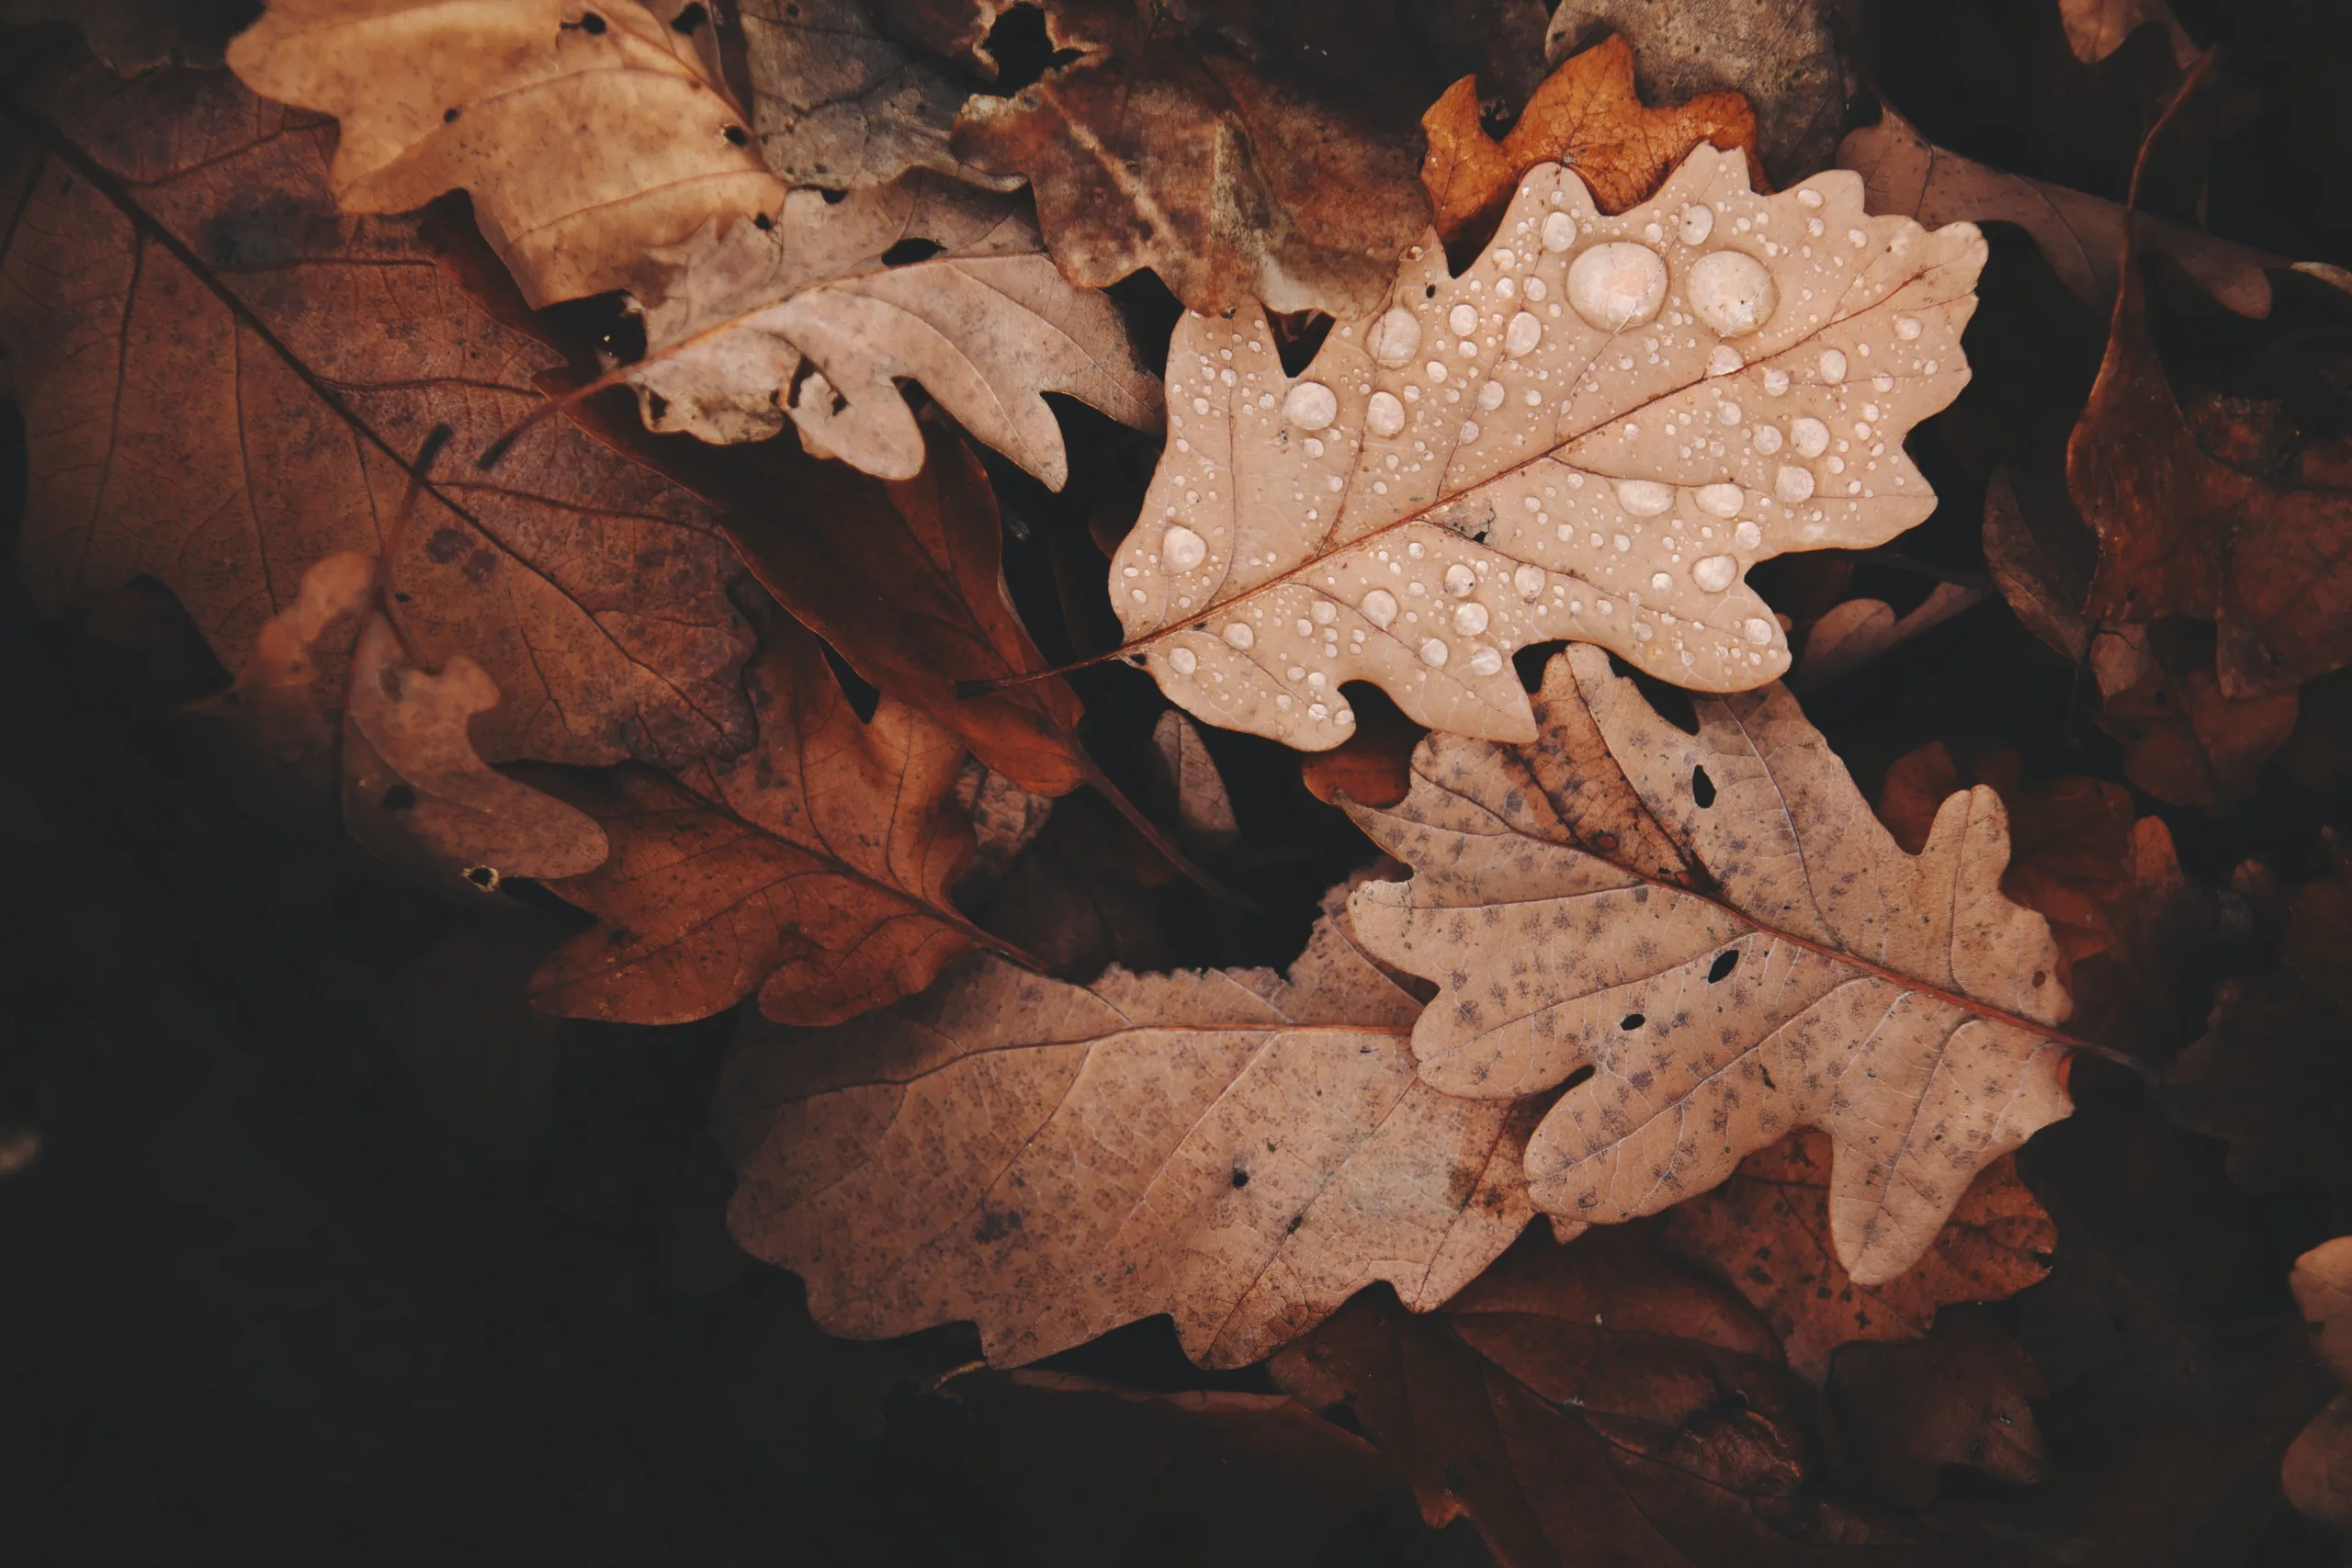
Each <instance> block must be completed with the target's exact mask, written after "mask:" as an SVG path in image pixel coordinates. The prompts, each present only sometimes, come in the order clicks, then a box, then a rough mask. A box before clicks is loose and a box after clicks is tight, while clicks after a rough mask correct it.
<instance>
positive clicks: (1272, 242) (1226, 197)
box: [871, 0, 1429, 316]
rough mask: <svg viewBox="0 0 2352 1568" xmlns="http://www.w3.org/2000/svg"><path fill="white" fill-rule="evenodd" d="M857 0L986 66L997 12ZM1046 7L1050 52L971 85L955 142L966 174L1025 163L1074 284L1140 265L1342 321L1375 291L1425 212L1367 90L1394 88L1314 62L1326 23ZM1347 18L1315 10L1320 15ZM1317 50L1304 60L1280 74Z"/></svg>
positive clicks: (1406, 137)
mask: <svg viewBox="0 0 2352 1568" xmlns="http://www.w3.org/2000/svg"><path fill="white" fill-rule="evenodd" d="M871 8H872V10H873V11H874V13H875V14H876V16H877V17H880V18H882V19H883V21H884V25H885V26H886V27H894V28H897V29H899V30H900V31H902V32H903V33H904V34H905V35H906V36H910V37H916V38H920V39H922V40H924V41H925V42H927V43H929V44H930V45H931V46H932V47H933V48H934V49H936V50H938V51H940V52H943V53H947V54H951V55H960V56H962V57H964V58H966V59H967V60H968V61H969V62H970V63H971V64H973V65H974V66H975V67H976V68H978V69H980V70H982V71H983V72H984V73H988V74H991V75H992V74H993V73H994V62H992V61H990V60H989V58H988V56H987V55H986V54H985V53H983V52H978V46H979V45H980V43H981V41H982V40H983V39H985V38H986V37H987V36H988V34H989V28H990V26H991V24H993V23H994V21H995V20H996V19H997V18H998V17H1001V15H1003V14H1004V13H1005V12H1006V11H1008V10H1010V9H1012V6H1010V5H1009V4H1007V3H1005V0H949V3H947V4H940V3H938V0H879V3H877V4H875V5H873V6H872V7H871ZM1044 9H1045V24H1046V41H1047V43H1048V44H1049V45H1050V46H1051V48H1052V50H1053V51H1055V53H1056V55H1057V57H1061V58H1063V59H1065V60H1067V63H1061V64H1059V65H1058V68H1057V69H1052V70H1049V71H1047V73H1046V75H1045V76H1044V77H1043V79H1041V80H1038V81H1035V82H1032V83H1030V84H1029V85H1027V86H1025V87H1023V88H1022V89H1021V91H1020V92H1018V93H1016V94H1014V95H1013V96H1011V97H994V96H977V97H974V98H972V99H971V100H970V101H968V102H967V104H966V105H965V107H964V112H963V116H962V118H960V119H959V120H958V121H957V124H956V136H955V141H954V143H953V145H954V149H955V152H956V155H957V156H958V157H960V158H963V159H965V160H966V161H967V162H968V163H971V164H975V165H977V166H978V167H980V168H982V169H987V170H990V171H993V172H995V173H998V174H1003V175H1012V174H1016V173H1017V174H1022V175H1027V176H1028V179H1029V184H1030V186H1031V188H1032V189H1033V190H1034V191H1035V193H1036V198H1037V217H1038V221H1039V226H1040V227H1041V228H1042V229H1043V230H1044V231H1045V235H1046V244H1047V245H1048V246H1049V247H1050V248H1051V250H1052V252H1053V255H1054V259H1055V260H1056V261H1057V262H1058V263H1059V264H1060V265H1061V268H1062V271H1063V272H1064V273H1065V274H1066V275H1067V276H1069V279H1070V280H1071V281H1072V282H1073V283H1077V284H1080V285H1082V286H1085V287H1088V288H1105V287H1107V286H1109V285H1111V284H1113V283H1115V282H1117V281H1118V280H1119V279H1120V278H1122V277H1125V276H1127V275H1128V274H1130V273H1133V272H1136V271H1137V270H1139V269H1141V268H1144V267H1149V268H1151V269H1152V270H1153V271H1154V272H1156V273H1157V274H1158V275H1159V277H1160V279H1161V281H1163V282H1164V283H1166V284H1167V285H1168V287H1169V288H1170V289H1172V290H1173V291H1174V292H1175V294H1176V297H1177V298H1178V299H1182V301H1183V302H1184V303H1185V304H1186V305H1188V306H1190V307H1191V308H1192V309H1193V310H1203V311H1207V312H1210V313H1216V312H1220V311H1225V310H1234V309H1236V308H1238V307H1243V306H1247V305H1248V304H1250V301H1252V300H1253V299H1256V300H1263V301H1264V302H1265V304H1266V305H1267V307H1268V308H1270V309H1272V310H1278V311H1291V310H1325V311H1329V312H1330V313H1331V314H1333V315H1340V316H1351V315H1357V314H1360V313H1362V312H1363V311H1365V310H1371V309H1373V308H1374V306H1375V305H1376V304H1377V302H1378V300H1379V299H1380V296H1381V293H1382V291H1383V290H1384V289H1385V288H1386V287H1387V285H1388V280H1389V278H1390V277H1391V276H1393V274H1394V271H1395V267H1396V264H1397V257H1398V256H1399V255H1401V254H1403V253H1404V251H1405V248H1406V247H1407V246H1408V245H1409V244H1411V243H1413V241H1414V240H1415V239H1417V238H1418V237H1419V235H1420V233H1421V231H1422V230H1423V229H1424V228H1426V227H1427V225H1428V222H1429V209H1428V206H1427V203H1426V200H1425V198H1424V197H1422V195H1421V190H1420V186H1419V184H1418V183H1417V182H1416V181H1415V179H1414V177H1413V172H1414V169H1415V167H1416V164H1417V163H1418V157H1419V148H1418V146H1417V145H1416V144H1415V139H1414V138H1413V137H1412V136H1411V134H1410V132H1411V130H1412V127H1411V126H1410V124H1409V122H1407V121H1404V120H1403V118H1402V117H1401V116H1397V115H1395V114H1394V113H1393V106H1392V105H1391V104H1389V103H1387V102H1384V101H1383V95H1384V93H1386V92H1392V91H1394V90H1396V87H1397V84H1395V83H1393V82H1384V81H1378V80H1363V79H1355V76H1354V73H1352V72H1349V71H1343V70H1340V69H1336V68H1332V67H1331V66H1330V65H1329V63H1328V62H1329V55H1330V54H1331V53H1332V52H1333V51H1339V52H1340V53H1341V54H1342V55H1343V56H1344V55H1348V54H1349V53H1350V45H1349V42H1348V40H1346V39H1339V38H1330V37H1327V38H1325V39H1323V40H1322V42H1321V43H1320V44H1319V45H1317V47H1315V48H1314V49H1313V50H1312V51H1311V53H1310V51H1308V50H1306V49H1305V48H1301V47H1289V48H1285V47H1283V46H1281V45H1280V44H1278V45H1276V46H1275V47H1273V48H1267V49H1259V50H1253V51H1239V50H1236V49H1235V48H1234V47H1233V46H1232V43H1231V41H1230V35H1231V33H1232V32H1233V30H1234V27H1235V26H1236V25H1238V27H1240V28H1243V29H1244V30H1247V29H1248V28H1250V26H1251V25H1252V24H1253V23H1256V22H1259V21H1261V20H1262V21H1263V23H1264V24H1265V25H1267V26H1272V27H1275V28H1281V27H1282V26H1283V23H1284V22H1285V20H1288V19H1289V18H1286V17H1283V15H1282V13H1283V12H1284V11H1287V10H1288V9H1289V8H1288V7H1277V8H1273V13H1274V14H1272V15H1271V16H1268V17H1263V18H1260V17H1253V16H1252V15H1251V12H1252V11H1253V10H1259V11H1263V10H1266V9H1267V8H1265V7H1251V6H1225V7H1204V6H1188V7H1187V8H1186V11H1185V13H1183V14H1182V15H1181V16H1171V15H1170V13H1168V12H1166V11H1165V10H1164V9H1163V8H1162V7H1160V6H1150V5H1143V4H1137V3H1136V0H1049V3H1048V4H1047V5H1046V6H1045V7H1044ZM1204 11H1206V12H1208V13H1209V14H1208V15H1206V16H1203V15H1201V14H1200V13H1203V12H1204ZM1344 16H1345V13H1344V11H1340V12H1335V13H1334V14H1333V15H1332V17H1331V20H1332V23H1333V24H1334V26H1335V27H1345V26H1346V22H1345V21H1344V20H1343V19H1342V18H1343V17H1344ZM1186 22H1192V23H1193V24H1194V26H1195V27H1197V28H1198V30H1197V31H1196V30H1194V27H1187V26H1186V25H1184V24H1185V23H1186ZM1305 42H1306V39H1304V38H1303V37H1300V38H1297V39H1295V43H1296V44H1298V45H1304V44H1305ZM1065 51H1067V53H1065ZM1070 56H1074V58H1070ZM1317 57H1320V58H1321V60H1322V61H1323V62H1325V68H1324V69H1323V70H1322V71H1320V72H1313V71H1311V70H1305V69H1293V68H1292V67H1294V66H1299V65H1301V64H1302V63H1303V62H1311V61H1314V60H1316V59H1317ZM1408 90H1409V89H1408ZM1408 112H1409V111H1408Z"/></svg>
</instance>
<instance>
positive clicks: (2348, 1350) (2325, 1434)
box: [2280, 1236, 2352, 1529]
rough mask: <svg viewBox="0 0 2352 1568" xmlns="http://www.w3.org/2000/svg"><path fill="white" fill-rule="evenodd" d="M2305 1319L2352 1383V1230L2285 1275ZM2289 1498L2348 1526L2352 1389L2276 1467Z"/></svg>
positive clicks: (2351, 1523) (2340, 1376) (2330, 1362)
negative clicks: (2278, 1466)
mask: <svg viewBox="0 0 2352 1568" xmlns="http://www.w3.org/2000/svg"><path fill="white" fill-rule="evenodd" d="M2288 1283H2289V1284H2290V1285H2292V1286H2293V1287H2294V1291H2295V1304H2296V1305H2297V1306H2300V1307H2301V1308H2302V1309H2303V1321H2304V1322H2306V1323H2308V1324H2310V1325H2312V1327H2314V1328H2316V1329H2318V1330H2319V1336H2318V1339H2319V1355H2320V1359H2321V1360H2323V1361H2324V1362H2325V1363H2326V1364H2327V1369H2328V1371H2331V1372H2333V1373H2335V1380H2336V1382H2339V1383H2343V1384H2346V1385H2347V1386H2352V1236H2338V1237H2337V1238H2336V1239H2335V1240H2334V1241H2331V1242H2325V1243H2323V1244H2322V1245H2320V1246H2318V1247H2313V1248H2312V1249H2311V1250H2310V1251H2309V1252H2306V1253H2304V1254H2303V1255H2302V1256H2301V1258H2297V1259H2295V1272H2294V1274H2293V1276H2292V1278H2290V1280H2288ZM2280 1479H2281V1480H2282V1481H2283V1482H2284V1483H2286V1487H2287V1500H2288V1501H2289V1502H2290V1503H2292V1504H2294V1505H2295V1506H2296V1507H2298V1508H2300V1509H2301V1510H2302V1511H2303V1512H2304V1513H2306V1514H2308V1515H2310V1516H2311V1517H2312V1518H2315V1519H2319V1520H2323V1521H2324V1522H2325V1523H2328V1524H2331V1525H2335V1526H2336V1527H2337V1528H2338V1529H2352V1393H2343V1394H2338V1395H2337V1396H2336V1398H2335V1403H2334V1404H2330V1405H2329V1406H2328V1407H2327V1408H2326V1409H2325V1410H2324V1411H2322V1412H2321V1413H2320V1414H2319V1415H2317V1416H2313V1417H2312V1424H2311V1425H2310V1426H2308V1427H2304V1428H2303V1431H2302V1435H2301V1437H2299V1438H2296V1439H2295V1441H2294V1444H2293V1446H2292V1447H2290V1448H2289V1449H2288V1450H2287V1458H2286V1461H2285V1463H2284V1464H2283V1465H2282V1466H2281V1467H2280Z"/></svg>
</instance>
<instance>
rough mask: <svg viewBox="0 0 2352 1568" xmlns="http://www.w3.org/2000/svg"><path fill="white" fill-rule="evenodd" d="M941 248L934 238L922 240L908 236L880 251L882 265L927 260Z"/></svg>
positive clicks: (905, 263)
mask: <svg viewBox="0 0 2352 1568" xmlns="http://www.w3.org/2000/svg"><path fill="white" fill-rule="evenodd" d="M941 249H942V247H941V245H940V243H939V242H938V241H936V240H922V239H916V238H913V237H911V236H910V237H909V238H907V239H904V240H900V241H899V243H897V244H895V245H892V246H891V247H890V248H889V249H888V250H887V251H884V252H883V253H882V265H884V266H910V265H913V264H914V263H916V262H919V261H929V260H930V259H931V258H932V257H933V256H935V255H937V254H939V253H940V250H941Z"/></svg>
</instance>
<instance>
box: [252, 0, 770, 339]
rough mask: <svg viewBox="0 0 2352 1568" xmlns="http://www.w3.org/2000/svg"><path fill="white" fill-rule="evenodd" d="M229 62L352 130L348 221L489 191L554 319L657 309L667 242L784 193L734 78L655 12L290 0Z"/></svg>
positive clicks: (484, 207)
mask: <svg viewBox="0 0 2352 1568" xmlns="http://www.w3.org/2000/svg"><path fill="white" fill-rule="evenodd" d="M229 65H230V68H231V69H232V70H233V71H235V72H236V73H237V74H238V75H239V76H240V77H242V78H243V80H244V82H245V84H246V85H248V86H250V87H252V88H253V89H254V91H255V92H257V93H260V94H262V95H263V96H266V97H271V98H275V99H277V100H278V101H279V102H281V103H289V104H294V105H298V106H300V107H303V108H308V109H316V110H319V111H321V112H322V113H325V114H330V115H333V116H334V117H335V118H336V119H337V120H339V121H340V122H341V126H342V135H341V137H340V139H339V140H338V142H337V144H336V148H335V154H334V169H333V171H332V174H331V175H330V180H331V184H332V186H333V189H334V196H335V198H336V200H337V201H338V202H339V203H341V205H342V207H343V209H344V210H345V211H346V212H408V211H413V210H414V209H418V208H421V207H423V206H424V205H425V203H427V202H429V201H431V200H432V199H433V198H434V197H437V196H440V195H441V194H443V193H444V192H446V191H451V190H458V189H464V190H466V191H467V192H469V194H470V195H471V196H472V197H473V203H474V214H475V217H476V219H477V220H478V221H479V222H480V223H481V229H482V233H483V235H484V236H485V237H486V238H487V239H488V240H489V241H490V243H491V244H492V246H493V247H495V248H496V250H497V251H498V254H499V255H500V256H501V258H503V260H504V261H505V263H506V265H507V266H508V267H509V268H510V269H511V270H512V271H513V272H514V274H515V281H516V282H517V283H518V284H520V285H521V286H522V288H523V293H524V296H525V297H526V299H529V300H530V301H531V303H532V304H533V305H534V306H539V305H548V304H552V303H554V302H555V301H557V300H560V299H580V298H582V297H583V296H586V295H590V294H597V293H602V292H604V291H605V290H606V289H613V288H626V289H629V290H631V291H632V292H635V293H637V294H639V296H641V297H650V296H656V295H658V294H659V293H660V291H661V283H662V273H661V271H660V269H659V266H658V265H656V264H653V263H651V262H650V260H649V257H650V253H651V252H652V251H653V250H654V249H655V248H656V247H658V246H662V245H670V244H675V243H678V242H679V241H682V240H684V239H685V238H686V236H688V235H689V234H691V233H693V232H694V231H695V230H697V229H700V228H702V227H703V226H704V225H705V224H706V223H708V222H717V223H718V224H719V225H720V226H721V227H725V226H727V225H729V224H731V223H734V222H739V221H740V222H744V223H748V222H750V220H752V219H754V218H756V217H759V216H761V215H763V214H771V213H774V212H775V209H776V208H777V206H778V205H779V204H780V203H781V202H782V201H783V199H784V186H783V185H782V184H781V183H780V182H779V181H778V180H777V179H776V177H775V175H772V174H770V173H769V172H768V170H767V168H766V166H765V165H764V164H762V163H761V162H760V158H759V154H758V153H757V152H754V151H752V148H751V145H750V142H751V138H750V136H749V135H748V134H746V133H745V131H744V130H743V126H742V120H743V115H742V111H741V109H740V108H739V107H736V105H735V103H734V101H733V99H732V98H731V97H730V96H729V94H728V92H727V88H726V85H725V84H724V83H723V82H721V81H718V80H717V79H715V78H714V77H712V76H711V75H709V74H708V73H707V70H706V68H705V65H704V62H703V57H702V55H701V53H700V51H698V50H697V49H696V48H695V46H694V45H693V43H692V42H691V41H690V40H689V39H688V38H687V37H686V36H684V35H683V34H681V33H680V32H679V31H678V29H676V28H672V27H670V26H668V25H666V24H665V23H663V22H662V19H661V18H659V17H656V16H655V15H654V14H653V13H652V12H651V11H650V10H648V9H647V8H646V6H643V5H641V4H639V0H593V3H592V0H510V3H507V4H502V5H495V6H467V5H458V6H452V5H448V4H446V3H443V0H272V3H271V4H270V6H269V8H268V9H267V10H266V12H265V13H264V14H263V16H262V18H261V20H260V21H258V22H256V23H255V24H254V26H253V27H251V28H248V29H246V30H245V31H244V32H243V33H242V34H240V35H239V36H238V38H237V39H236V40H235V41H234V42H233V43H232V44H231V45H230V46H229Z"/></svg>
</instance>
